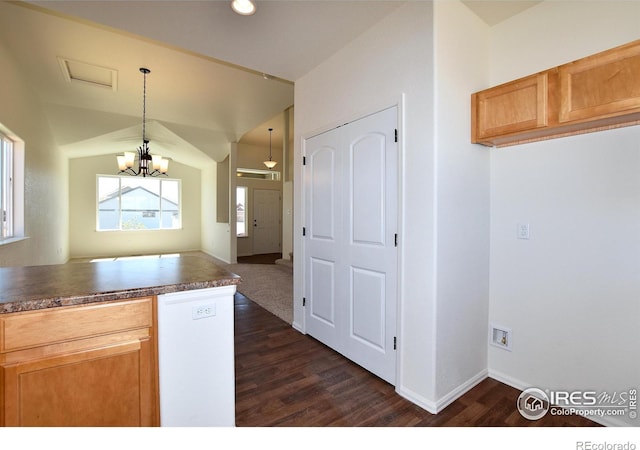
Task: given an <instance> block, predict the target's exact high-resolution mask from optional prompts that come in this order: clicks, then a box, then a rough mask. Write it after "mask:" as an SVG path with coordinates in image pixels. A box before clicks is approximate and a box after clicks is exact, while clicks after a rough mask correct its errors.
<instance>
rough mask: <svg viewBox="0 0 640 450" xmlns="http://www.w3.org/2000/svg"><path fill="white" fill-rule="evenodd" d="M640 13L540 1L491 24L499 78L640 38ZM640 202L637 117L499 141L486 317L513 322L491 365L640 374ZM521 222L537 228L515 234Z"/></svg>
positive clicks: (553, 376) (591, 378) (616, 388)
mask: <svg viewBox="0 0 640 450" xmlns="http://www.w3.org/2000/svg"><path fill="white" fill-rule="evenodd" d="M639 17H640V3H639V2H579V4H578V3H577V2H544V3H542V4H540V5H537V6H535V7H533V8H531V9H529V10H527V11H525V12H524V13H523V14H521V15H519V16H516V17H514V18H512V19H511V20H509V21H507V22H504V23H503V24H500V25H498V26H496V27H494V28H493V29H492V58H491V68H492V84H497V83H500V82H503V81H508V80H509V79H513V78H517V77H520V76H523V75H527V74H529V73H533V72H537V71H540V70H544V69H547V68H550V67H554V66H556V65H559V64H563V63H566V62H570V61H573V60H575V59H578V58H581V57H584V56H587V55H589V54H593V53H597V52H599V51H602V50H605V49H607V48H611V47H614V46H617V45H620V44H623V43H626V42H630V41H632V40H635V39H638V38H640V22H639V19H638V18H639ZM569 24H576V25H573V26H569ZM487 87H488V86H487ZM639 205H640V127H638V126H635V127H630V128H622V129H618V130H611V131H605V132H598V133H591V134H585V135H580V136H574V137H568V138H560V139H554V140H549V141H544V142H537V143H531V144H526V145H519V146H515V147H508V148H504V149H493V150H491V278H490V283H491V302H490V317H489V319H490V321H492V322H495V323H496V324H499V325H502V326H504V327H509V328H511V329H512V331H513V338H512V345H513V349H512V351H511V352H507V351H504V350H501V349H498V348H495V347H490V348H489V369H490V374H491V375H492V376H494V377H496V378H498V379H500V380H502V381H505V382H507V383H509V384H512V385H514V386H516V387H519V388H526V387H530V386H535V387H539V388H541V389H551V390H553V389H565V390H595V391H598V392H601V391H603V392H609V393H612V392H620V391H626V390H628V389H629V388H631V387H637V386H638V382H639V380H640V346H639V345H638V342H639V339H638V324H640V301H639V300H638V299H639V298H640V277H639V274H640V233H639V231H640V207H639ZM519 222H523V223H529V224H530V232H531V238H530V240H518V239H516V226H517V224H518V223H519ZM603 423H607V424H632V425H636V426H637V425H638V421H637V420H635V421H632V420H631V419H629V418H628V416H625V418H622V419H606V420H604V421H603Z"/></svg>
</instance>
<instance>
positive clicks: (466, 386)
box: [436, 369, 489, 412]
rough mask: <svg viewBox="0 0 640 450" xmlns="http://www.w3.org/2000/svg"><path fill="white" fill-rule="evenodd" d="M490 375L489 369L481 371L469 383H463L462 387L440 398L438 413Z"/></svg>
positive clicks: (437, 404) (437, 405)
mask: <svg viewBox="0 0 640 450" xmlns="http://www.w3.org/2000/svg"><path fill="white" fill-rule="evenodd" d="M488 373H489V372H488V370H487V369H483V370H481V371H480V372H478V373H477V374H475V375H474V376H473V377H471V378H469V379H468V380H467V381H465V382H464V383H462V384H461V385H459V386H458V387H456V388H455V389H453V390H452V391H450V392H449V393H448V394H447V395H445V396H444V397H442V398H440V400H438V401H437V403H436V407H437V411H438V412H440V411H442V410H443V409H445V408H446V407H447V406H449V405H450V404H451V403H453V402H454V401H456V400H457V399H458V398H460V397H462V396H463V395H464V394H466V393H467V392H468V391H470V390H471V389H473V388H474V387H476V386H477V385H478V384H479V383H480V382H481V381H482V380H484V379H485V378H487V376H488Z"/></svg>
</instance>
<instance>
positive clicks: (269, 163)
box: [264, 128, 278, 169]
mask: <svg viewBox="0 0 640 450" xmlns="http://www.w3.org/2000/svg"><path fill="white" fill-rule="evenodd" d="M272 131H273V128H269V160H268V161H264V165H265V166H267V169H273V168H274V167H275V166H276V164H278V163H277V162H275V161H273V160H272V159H271V132H272Z"/></svg>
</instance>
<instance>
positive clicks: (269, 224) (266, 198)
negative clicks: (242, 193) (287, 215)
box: [253, 189, 281, 255]
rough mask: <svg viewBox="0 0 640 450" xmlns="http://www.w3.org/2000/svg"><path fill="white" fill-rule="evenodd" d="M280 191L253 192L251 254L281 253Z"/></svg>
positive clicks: (258, 190)
mask: <svg viewBox="0 0 640 450" xmlns="http://www.w3.org/2000/svg"><path fill="white" fill-rule="evenodd" d="M280 217H281V214H280V191H276V190H272V189H254V190H253V254H254V255H262V254H265V253H280V252H281V240H280V234H281V219H280Z"/></svg>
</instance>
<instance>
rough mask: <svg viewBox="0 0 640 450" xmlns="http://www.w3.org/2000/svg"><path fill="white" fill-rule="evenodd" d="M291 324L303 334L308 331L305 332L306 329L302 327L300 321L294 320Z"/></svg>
mask: <svg viewBox="0 0 640 450" xmlns="http://www.w3.org/2000/svg"><path fill="white" fill-rule="evenodd" d="M291 326H292V327H293V328H294V329H295V330H298V331H299V332H300V333H302V334H307V333H305V332H304V329H303V328H302V325H301V324H300V323H298V322H296V321H294V322H293V323H292V324H291Z"/></svg>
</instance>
